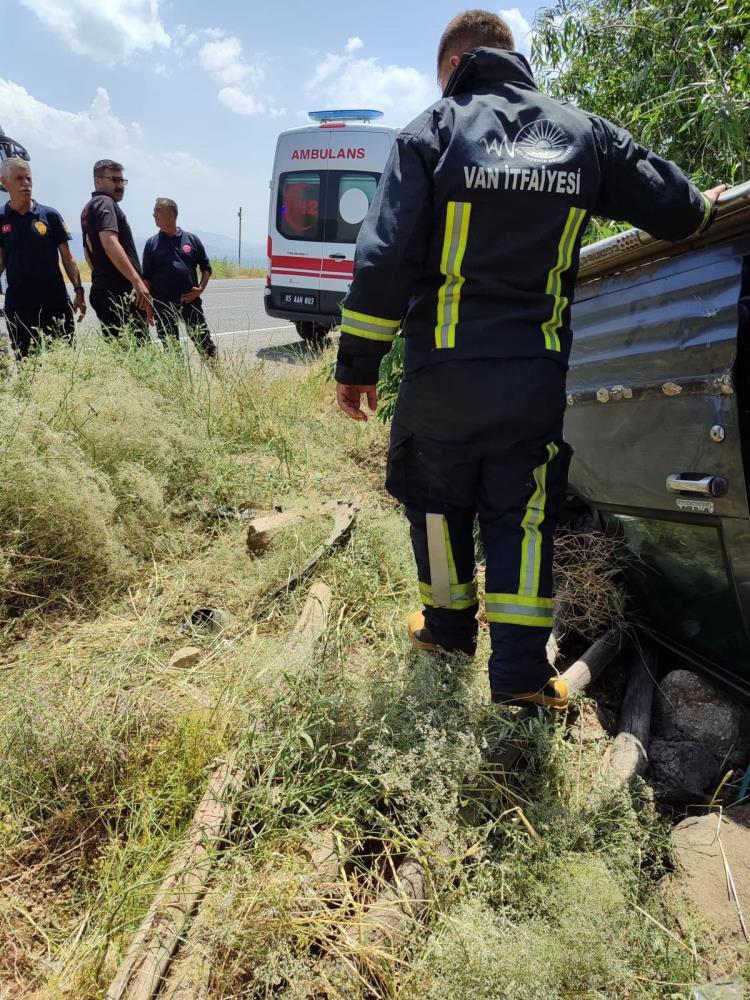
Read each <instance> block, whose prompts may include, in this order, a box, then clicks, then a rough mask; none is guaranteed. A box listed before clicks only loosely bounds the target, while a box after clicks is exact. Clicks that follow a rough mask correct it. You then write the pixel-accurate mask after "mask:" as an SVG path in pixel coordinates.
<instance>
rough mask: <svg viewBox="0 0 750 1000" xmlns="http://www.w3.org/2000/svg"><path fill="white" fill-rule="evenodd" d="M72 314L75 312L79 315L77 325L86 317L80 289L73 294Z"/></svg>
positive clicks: (84, 300) (84, 303) (83, 296)
mask: <svg viewBox="0 0 750 1000" xmlns="http://www.w3.org/2000/svg"><path fill="white" fill-rule="evenodd" d="M73 312H77V313H78V314H79V315H78V322H79V323H80V322H81V320H82V319H83V317H84V316H85V315H86V297H85V295H84V294H83V289H82V288H81V289H79V290H78V291H77V292H76V293H75V298H74V299H73Z"/></svg>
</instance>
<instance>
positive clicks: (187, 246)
mask: <svg viewBox="0 0 750 1000" xmlns="http://www.w3.org/2000/svg"><path fill="white" fill-rule="evenodd" d="M182 250H183V253H192V252H193V248H192V246H191V245H190V244H189V243H183V244H182Z"/></svg>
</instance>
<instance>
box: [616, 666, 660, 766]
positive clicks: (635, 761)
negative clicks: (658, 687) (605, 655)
mask: <svg viewBox="0 0 750 1000" xmlns="http://www.w3.org/2000/svg"><path fill="white" fill-rule="evenodd" d="M655 674H656V653H655V651H654V650H653V648H651V647H646V648H644V649H638V650H636V652H635V655H634V657H633V665H632V667H631V669H630V678H629V680H628V686H627V690H626V691H625V697H624V698H623V702H622V708H621V710H620V719H619V722H618V726H617V728H618V733H617V737H616V738H615V742H614V747H613V748H612V758H611V761H610V763H611V765H612V768H613V770H614V772H615V774H616V775H617V776H618V778H619V779H620V781H622V782H628V781H632V780H633V778H634V777H635V776H636V775H638V774H643V772H644V771H645V769H646V765H647V764H648V741H649V734H650V731H651V706H652V703H653V698H654V683H655V682H654V677H655Z"/></svg>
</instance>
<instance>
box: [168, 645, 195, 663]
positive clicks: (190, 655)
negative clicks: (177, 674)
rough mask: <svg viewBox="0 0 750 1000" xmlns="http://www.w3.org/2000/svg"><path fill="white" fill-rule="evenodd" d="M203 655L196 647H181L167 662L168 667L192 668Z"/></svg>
mask: <svg viewBox="0 0 750 1000" xmlns="http://www.w3.org/2000/svg"><path fill="white" fill-rule="evenodd" d="M202 655H203V650H202V649H199V647H198V646H183V648H182V649H178V650H177V652H176V653H174V654H173V656H172V658H171V660H170V661H169V665H170V667H182V668H186V667H194V666H195V664H196V663H197V662H198V660H200V658H201V656H202Z"/></svg>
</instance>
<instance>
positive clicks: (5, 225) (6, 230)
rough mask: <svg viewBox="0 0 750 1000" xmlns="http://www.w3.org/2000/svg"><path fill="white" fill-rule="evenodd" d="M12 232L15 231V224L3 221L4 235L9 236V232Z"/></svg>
mask: <svg viewBox="0 0 750 1000" xmlns="http://www.w3.org/2000/svg"><path fill="white" fill-rule="evenodd" d="M12 232H13V226H12V224H11V223H10V222H4V223H3V229H2V233H3V236H7V235H8V233H12Z"/></svg>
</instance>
